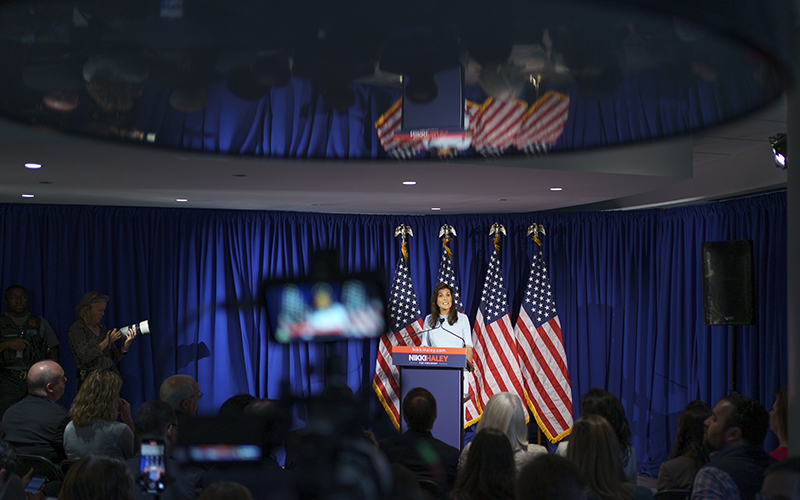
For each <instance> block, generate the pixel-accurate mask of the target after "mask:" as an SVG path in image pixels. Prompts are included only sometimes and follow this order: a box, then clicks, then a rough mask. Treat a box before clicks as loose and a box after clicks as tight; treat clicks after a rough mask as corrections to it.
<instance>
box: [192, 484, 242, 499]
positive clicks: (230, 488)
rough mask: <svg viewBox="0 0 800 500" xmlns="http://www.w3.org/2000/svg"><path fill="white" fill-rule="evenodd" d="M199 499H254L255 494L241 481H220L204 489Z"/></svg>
mask: <svg viewBox="0 0 800 500" xmlns="http://www.w3.org/2000/svg"><path fill="white" fill-rule="evenodd" d="M199 500H253V495H251V494H250V490H248V489H247V487H245V486H243V485H241V484H239V483H233V482H231V481H218V482H216V483H214V484H211V485H209V486H208V488H206V489H205V490H203V494H202V495H200V499H199Z"/></svg>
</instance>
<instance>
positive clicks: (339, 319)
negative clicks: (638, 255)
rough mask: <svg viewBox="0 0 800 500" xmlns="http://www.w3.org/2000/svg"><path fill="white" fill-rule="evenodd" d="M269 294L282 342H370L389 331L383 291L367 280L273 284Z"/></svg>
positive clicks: (276, 332) (271, 308) (273, 317)
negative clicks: (350, 340)
mask: <svg viewBox="0 0 800 500" xmlns="http://www.w3.org/2000/svg"><path fill="white" fill-rule="evenodd" d="M265 293H266V300H267V308H268V309H269V314H270V318H271V321H272V326H273V332H274V337H275V339H276V340H277V341H278V342H284V343H287V342H291V341H293V340H340V339H362V338H370V337H376V336H378V335H381V334H382V333H383V332H384V330H385V327H386V321H385V316H384V308H383V299H382V297H381V287H380V286H379V285H378V284H377V283H375V282H373V281H369V280H366V279H356V278H353V279H344V280H341V281H310V282H291V283H290V282H283V283H273V284H268V285H267V286H266V289H265Z"/></svg>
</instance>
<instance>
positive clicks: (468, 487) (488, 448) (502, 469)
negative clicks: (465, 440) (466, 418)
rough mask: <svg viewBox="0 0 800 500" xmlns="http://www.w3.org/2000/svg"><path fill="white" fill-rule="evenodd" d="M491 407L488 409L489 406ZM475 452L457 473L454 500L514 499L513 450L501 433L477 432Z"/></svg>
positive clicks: (491, 431) (488, 430)
mask: <svg viewBox="0 0 800 500" xmlns="http://www.w3.org/2000/svg"><path fill="white" fill-rule="evenodd" d="M487 407H488V405H487ZM470 444H471V445H472V446H471V447H470V448H472V451H470V453H469V457H468V458H467V463H466V464H465V465H464V466H463V467H461V470H459V472H458V481H457V482H456V487H455V489H454V490H453V494H452V498H453V499H454V500H492V499H506V500H509V499H513V498H514V489H515V476H516V473H517V469H516V464H515V460H514V450H513V449H512V448H511V443H510V442H509V441H508V437H507V436H506V435H505V434H503V433H502V432H501V431H499V430H497V429H493V428H487V429H483V430H480V431H478V434H477V435H476V436H475V440H474V441H472V443H470Z"/></svg>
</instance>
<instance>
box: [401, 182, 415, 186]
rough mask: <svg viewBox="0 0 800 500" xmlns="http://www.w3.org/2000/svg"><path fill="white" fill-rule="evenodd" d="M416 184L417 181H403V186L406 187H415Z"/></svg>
mask: <svg viewBox="0 0 800 500" xmlns="http://www.w3.org/2000/svg"><path fill="white" fill-rule="evenodd" d="M416 183H417V181H403V184H404V185H406V186H413V185H414V184H416Z"/></svg>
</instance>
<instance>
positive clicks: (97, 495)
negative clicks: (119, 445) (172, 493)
mask: <svg viewBox="0 0 800 500" xmlns="http://www.w3.org/2000/svg"><path fill="white" fill-rule="evenodd" d="M88 383H89V382H88V381H87V384H88ZM132 487H133V478H132V477H131V475H130V473H129V472H128V468H127V467H125V462H123V461H122V460H120V459H119V458H117V457H112V456H109V455H106V454H104V453H89V454H88V455H86V456H84V457H83V458H81V459H80V460H78V461H77V462H75V463H74V464H72V466H71V467H70V468H69V470H68V471H67V475H66V476H65V477H64V484H63V485H62V486H61V493H60V494H59V495H58V500H133V498H132V497H131V488H132Z"/></svg>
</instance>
